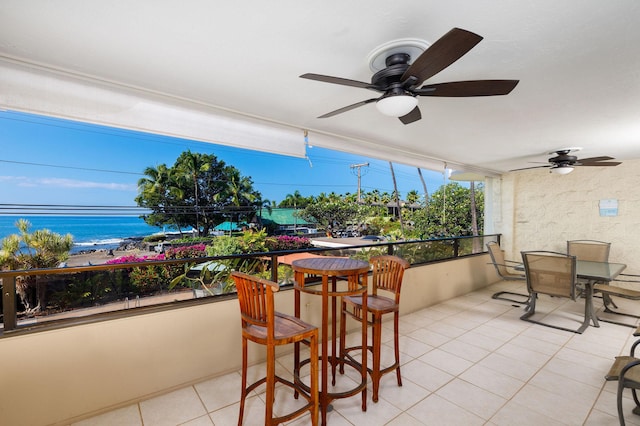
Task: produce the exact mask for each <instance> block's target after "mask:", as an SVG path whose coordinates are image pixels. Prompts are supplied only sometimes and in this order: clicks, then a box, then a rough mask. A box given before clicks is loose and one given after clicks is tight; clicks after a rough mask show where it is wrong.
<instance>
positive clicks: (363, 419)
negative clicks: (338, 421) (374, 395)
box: [327, 395, 402, 426]
mask: <svg viewBox="0 0 640 426" xmlns="http://www.w3.org/2000/svg"><path fill="white" fill-rule="evenodd" d="M332 405H333V407H334V408H335V410H336V411H337V412H339V413H340V415H341V416H342V417H344V418H345V419H347V420H348V421H349V422H350V423H351V424H353V425H356V426H382V425H385V424H387V422H389V421H391V420H392V419H393V418H395V417H397V416H398V415H400V413H401V412H402V411H401V410H400V409H399V408H398V407H396V406H395V405H393V404H391V403H390V402H388V401H387V400H385V399H382V398H380V399H379V400H378V402H377V403H374V402H373V401H371V397H370V396H369V397H368V398H367V411H362V405H361V400H360V397H359V395H358V396H353V397H349V398H342V399H335V400H334V401H333V402H332ZM327 423H329V422H327Z"/></svg>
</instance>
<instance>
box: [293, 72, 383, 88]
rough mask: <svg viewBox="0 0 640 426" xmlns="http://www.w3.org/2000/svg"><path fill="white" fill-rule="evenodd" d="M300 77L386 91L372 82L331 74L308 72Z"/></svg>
mask: <svg viewBox="0 0 640 426" xmlns="http://www.w3.org/2000/svg"><path fill="white" fill-rule="evenodd" d="M300 78H306V79H309V80H316V81H322V82H324V83H333V84H341V85H343V86H351V87H359V88H361V89H371V90H377V91H378V92H384V90H383V89H382V88H379V87H377V86H374V85H373V84H371V83H365V82H364V81H357V80H349V79H348V78H341V77H331V76H330V75H322V74H313V73H307V74H302V75H301V76H300Z"/></svg>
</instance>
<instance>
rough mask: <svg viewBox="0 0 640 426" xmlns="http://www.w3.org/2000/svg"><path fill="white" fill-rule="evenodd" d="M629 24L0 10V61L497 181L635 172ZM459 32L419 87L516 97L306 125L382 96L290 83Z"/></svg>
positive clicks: (561, 17)
mask: <svg viewBox="0 0 640 426" xmlns="http://www.w3.org/2000/svg"><path fill="white" fill-rule="evenodd" d="M639 23H640V2H639V1H637V0H609V1H603V0H563V1H558V0H535V1H527V2H524V1H519V2H507V1H500V0H496V1H493V0H476V1H462V0H447V1H430V0H395V1H393V2H391V1H384V2H383V1H379V0H370V1H367V2H355V1H344V0H324V1H315V2H311V1H302V0H279V1H265V0H262V1H254V0H250V1H247V0H245V1H224V2H223V1H211V0H199V1H196V0H185V1H168V0H135V1H132V0H110V1H100V2H95V1H86V0H56V1H49V0H30V1H24V0H3V1H2V2H0V58H4V59H9V60H11V61H14V62H15V61H20V62H21V63H27V64H36V65H38V66H45V67H47V68H51V69H55V70H58V71H63V72H69V73H72V74H74V75H82V76H85V77H89V78H95V79H98V80H101V81H108V82H112V83H116V84H118V85H124V86H128V87H135V88H139V89H142V90H143V92H148V93H155V94H163V95H169V96H171V97H175V98H179V99H181V100H183V101H184V100H186V101H188V102H195V103H197V104H198V105H200V106H203V105H204V106H206V107H209V106H212V107H216V108H222V109H225V110H230V111H236V112H240V113H242V114H246V115H249V116H252V117H258V118H261V119H265V120H267V121H270V122H275V123H281V124H286V125H290V126H292V127H293V128H297V129H309V130H311V131H312V132H316V133H322V134H327V135H338V136H341V137H344V138H346V139H347V140H348V143H344V144H342V145H341V146H339V147H337V148H339V149H342V150H345V151H351V152H362V150H363V149H366V151H367V153H368V154H371V153H373V154H376V153H377V154H378V156H379V157H381V158H397V157H395V156H394V155H393V153H392V152H394V151H395V152H399V153H403V155H404V156H405V157H411V158H414V159H415V162H418V163H420V162H421V161H422V159H426V158H432V159H437V160H442V161H446V162H451V163H458V164H464V165H468V166H472V167H469V169H470V170H477V169H478V168H480V169H483V170H487V171H497V172H504V171H508V170H511V169H515V168H521V167H530V166H532V164H531V163H530V162H532V161H546V159H547V158H548V157H549V156H548V155H546V154H545V153H547V152H549V151H553V150H556V149H559V148H563V147H576V146H577V147H582V151H581V152H579V153H578V156H579V157H592V156H601V155H609V156H611V157H615V158H616V159H618V160H625V159H636V158H640V50H639V47H638V46H640V24H639ZM453 27H459V28H463V29H466V30H469V31H472V32H475V33H477V34H479V35H481V36H483V37H484V40H483V41H481V42H480V43H479V44H478V45H477V46H476V47H475V48H473V49H472V50H471V51H470V52H469V53H467V54H466V55H465V56H463V57H462V58H461V59H460V60H458V61H457V62H455V63H454V64H452V65H451V66H450V67H448V68H446V69H445V70H444V71H442V72H440V73H439V74H436V75H435V76H434V77H433V78H431V79H430V80H428V82H429V83H438V82H446V81H457V80H474V79H518V80H520V83H519V85H518V86H517V87H516V88H515V89H514V90H513V92H511V94H509V95H507V96H495V97H477V98H437V97H422V98H420V101H419V106H420V108H421V111H422V116H423V118H422V120H420V121H418V122H415V123H412V124H409V125H406V126H405V125H403V124H402V123H401V122H400V121H399V120H398V119H395V118H390V117H386V116H383V115H381V114H380V113H379V112H378V111H377V110H376V108H375V106H374V104H369V105H365V106H363V107H361V108H358V109H355V110H352V111H349V112H346V113H344V114H341V115H338V116H335V117H332V118H325V119H317V118H316V117H317V116H319V115H322V114H324V113H327V112H329V111H332V110H335V109H337V108H340V107H343V106H346V105H350V104H353V103H355V102H358V101H361V100H365V99H369V98H371V97H375V96H377V95H375V94H374V96H372V94H373V92H371V91H368V90H365V89H360V88H354V87H346V86H340V85H332V84H327V83H321V82H316V81H311V80H305V79H301V78H299V77H298V76H299V75H301V74H303V73H307V72H311V73H318V74H326V75H332V76H337V77H343V78H349V79H354V80H360V81H369V80H370V78H371V75H372V72H371V70H370V69H369V64H368V60H367V56H368V54H369V53H370V52H371V51H373V50H374V49H375V48H376V47H378V46H380V45H382V44H384V43H387V42H389V41H392V40H396V39H401V38H416V39H421V40H424V41H426V42H428V43H433V42H434V41H436V40H437V39H438V38H440V37H441V36H442V35H444V34H445V33H446V32H447V31H449V30H450V29H452V28H453ZM0 78H1V76H0ZM7 103H8V104H9V105H8V106H9V107H11V105H10V102H5V107H7V105H6V104H7ZM312 142H313V141H312ZM334 148H336V147H334ZM371 150H373V152H372V151H371ZM426 163H427V161H425V164H426ZM533 165H535V164H533Z"/></svg>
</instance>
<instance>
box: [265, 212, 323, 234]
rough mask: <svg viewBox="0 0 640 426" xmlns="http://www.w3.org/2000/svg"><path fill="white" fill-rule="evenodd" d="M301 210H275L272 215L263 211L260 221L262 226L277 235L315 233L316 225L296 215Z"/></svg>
mask: <svg viewBox="0 0 640 426" xmlns="http://www.w3.org/2000/svg"><path fill="white" fill-rule="evenodd" d="M296 211H300V209H292V208H275V209H272V210H271V213H269V211H267V210H266V209H262V212H261V213H262V215H261V216H260V214H258V216H260V217H259V218H258V219H260V221H261V222H262V226H265V227H268V228H271V229H273V230H274V231H275V232H276V233H279V234H280V233H297V232H302V233H315V232H316V230H315V228H316V226H317V224H316V223H312V222H308V221H306V220H304V219H302V218H301V217H298V216H297V215H295V214H294V213H295V212H296Z"/></svg>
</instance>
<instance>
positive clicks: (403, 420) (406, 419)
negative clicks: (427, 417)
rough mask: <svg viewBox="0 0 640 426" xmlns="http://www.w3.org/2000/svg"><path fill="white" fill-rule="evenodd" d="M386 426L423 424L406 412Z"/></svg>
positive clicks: (420, 425) (415, 425) (417, 425)
mask: <svg viewBox="0 0 640 426" xmlns="http://www.w3.org/2000/svg"><path fill="white" fill-rule="evenodd" d="M387 426H424V422H422V421H421V420H418V419H416V418H415V417H411V416H410V415H409V414H407V413H402V414H400V415H399V416H398V417H396V418H395V419H393V420H391V421H390V422H389V423H387Z"/></svg>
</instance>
